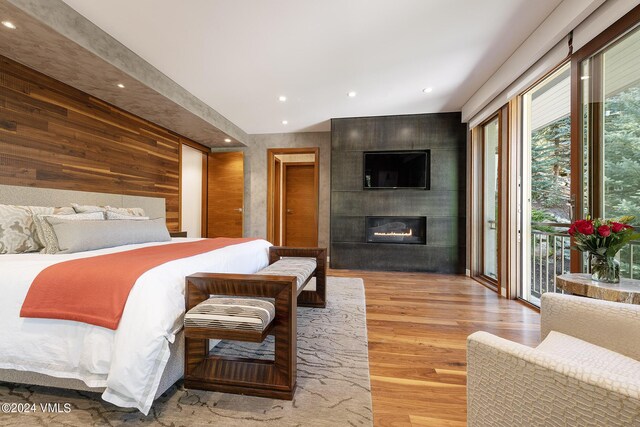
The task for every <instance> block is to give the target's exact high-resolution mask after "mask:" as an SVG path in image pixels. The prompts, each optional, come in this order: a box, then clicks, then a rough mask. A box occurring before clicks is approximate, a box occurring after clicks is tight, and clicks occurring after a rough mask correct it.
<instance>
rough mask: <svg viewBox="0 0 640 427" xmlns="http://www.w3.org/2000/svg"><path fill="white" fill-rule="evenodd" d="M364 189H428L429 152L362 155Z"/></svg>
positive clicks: (377, 152)
mask: <svg viewBox="0 0 640 427" xmlns="http://www.w3.org/2000/svg"><path fill="white" fill-rule="evenodd" d="M363 186H364V189H365V190H367V189H399V188H415V189H421V190H428V189H429V151H428V150H426V151H425V150H423V151H371V152H365V153H364V183H363Z"/></svg>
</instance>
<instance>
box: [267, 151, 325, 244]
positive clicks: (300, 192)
mask: <svg viewBox="0 0 640 427" xmlns="http://www.w3.org/2000/svg"><path fill="white" fill-rule="evenodd" d="M318 152H319V149H318V148H317V147H312V148H273V149H269V150H268V151H267V161H268V168H267V175H268V176H267V183H268V185H267V240H269V241H270V242H272V243H273V244H274V245H276V246H296V247H316V246H318V192H319V156H318Z"/></svg>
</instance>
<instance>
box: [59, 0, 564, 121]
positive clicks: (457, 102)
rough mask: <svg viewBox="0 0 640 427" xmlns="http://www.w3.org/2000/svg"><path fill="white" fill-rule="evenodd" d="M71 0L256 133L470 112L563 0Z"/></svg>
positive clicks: (70, 3) (206, 101)
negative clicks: (466, 108)
mask: <svg viewBox="0 0 640 427" xmlns="http://www.w3.org/2000/svg"><path fill="white" fill-rule="evenodd" d="M64 1H65V2H66V3H67V4H69V5H70V6H71V7H73V8H74V9H75V10H77V11H78V12H79V13H81V14H82V15H84V16H85V17H86V18H88V19H89V20H91V21H92V22H93V23H95V24H96V25H98V26H99V27H100V28H102V29H103V30H104V31H106V32H107V33H109V34H110V35H111V36H113V37H114V38H116V39H117V40H118V41H120V42H121V43H123V44H124V45H125V46H127V47H128V48H130V49H131V50H132V51H134V52H135V53H137V54H138V55H139V56H141V57H142V58H144V59H145V60H147V61H148V62H149V63H151V64H152V65H153V66H155V67H156V68H158V69H159V70H160V71H161V72H163V73H164V74H166V75H167V76H168V77H170V78H171V79H173V80H174V81H175V82H177V83H178V84H180V85H181V86H183V87H184V88H185V89H187V90H188V91H189V92H191V93H192V94H194V95H195V96H197V97H198V98H200V99H201V100H202V101H204V102H205V103H207V104H208V105H209V106H211V107H212V108H214V109H215V110H217V111H218V112H219V113H221V114H222V115H224V116H225V117H227V118H228V119H229V120H231V121H232V122H234V123H235V124H236V125H238V126H239V127H241V128H242V129H243V130H244V131H245V132H247V133H276V132H299V131H313V130H329V122H328V119H330V118H333V117H355V116H374V115H395V114H412V113H434V112H442V111H459V110H460V109H461V108H462V105H463V104H464V103H465V102H466V101H467V100H468V99H469V98H470V97H471V95H473V93H474V92H475V91H476V90H477V89H478V88H479V87H480V86H481V85H482V84H483V83H484V82H485V81H486V80H487V79H488V78H489V77H490V76H491V75H492V74H493V73H494V72H495V71H496V70H497V69H498V67H499V66H500V65H501V64H502V63H503V62H504V61H505V60H506V59H507V58H508V57H509V56H510V55H511V54H512V53H513V51H514V50H515V49H516V48H517V47H518V46H519V45H520V44H521V43H522V42H523V41H524V40H525V39H526V38H527V37H528V36H529V35H530V34H531V33H532V32H533V31H534V30H535V29H536V27H537V26H538V25H539V24H540V23H541V22H542V21H543V20H544V19H545V18H546V17H547V16H548V15H549V14H550V13H551V12H552V11H553V9H554V8H555V7H556V6H557V5H558V4H560V3H561V2H562V0H535V1H531V0H482V1H478V0H322V1H319V0H271V1H265V0H242V1H238V0H181V1H175V0H136V1H131V0H109V1H104V0H64ZM425 87H432V88H433V92H432V93H430V94H425V93H423V92H422V89H423V88H425ZM352 90H353V91H356V92H357V96H356V97H354V98H349V97H348V96H347V92H349V91H352ZM279 95H286V96H287V98H288V99H287V102H285V103H281V102H279V101H278V96H279ZM282 120H288V122H289V124H288V125H286V126H285V125H283V124H282V123H281V122H282Z"/></svg>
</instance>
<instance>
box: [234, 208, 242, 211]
mask: <svg viewBox="0 0 640 427" xmlns="http://www.w3.org/2000/svg"><path fill="white" fill-rule="evenodd" d="M234 211H236V212H242V208H237V209H234Z"/></svg>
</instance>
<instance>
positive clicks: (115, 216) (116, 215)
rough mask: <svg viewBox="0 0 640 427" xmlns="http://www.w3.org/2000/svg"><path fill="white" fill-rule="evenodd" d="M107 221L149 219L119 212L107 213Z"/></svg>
mask: <svg viewBox="0 0 640 427" xmlns="http://www.w3.org/2000/svg"><path fill="white" fill-rule="evenodd" d="M105 214H107V219H116V220H118V219H131V220H138V221H139V220H146V219H149V217H148V216H135V215H125V214H121V213H118V212H112V211H106V212H105Z"/></svg>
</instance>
